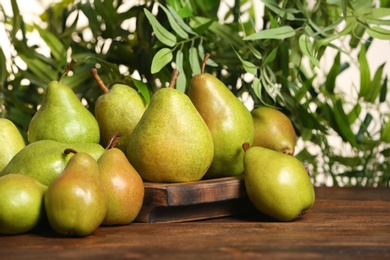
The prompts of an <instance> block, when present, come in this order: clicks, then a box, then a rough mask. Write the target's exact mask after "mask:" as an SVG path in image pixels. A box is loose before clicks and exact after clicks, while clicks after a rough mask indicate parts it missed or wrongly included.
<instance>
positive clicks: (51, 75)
mask: <svg viewBox="0 0 390 260" xmlns="http://www.w3.org/2000/svg"><path fill="white" fill-rule="evenodd" d="M19 56H20V58H22V60H23V61H24V62H26V64H27V67H28V69H29V70H31V71H32V72H33V73H34V74H35V75H36V76H37V77H39V78H41V79H42V80H43V81H44V82H45V83H46V84H49V82H50V81H52V80H57V79H56V78H55V77H56V75H57V74H56V72H55V71H54V70H53V69H52V68H50V66H49V65H48V64H46V63H44V62H43V61H41V60H39V59H36V58H29V57H27V56H26V55H24V54H22V53H19Z"/></svg>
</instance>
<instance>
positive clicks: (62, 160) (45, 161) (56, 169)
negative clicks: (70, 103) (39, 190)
mask: <svg viewBox="0 0 390 260" xmlns="http://www.w3.org/2000/svg"><path fill="white" fill-rule="evenodd" d="M66 148H73V149H75V150H77V151H80V152H85V153H88V154H90V155H91V156H92V157H93V158H95V159H96V160H97V159H98V158H99V157H100V156H101V155H102V154H103V153H104V151H105V149H104V148H103V146H101V145H100V144H97V143H84V144H66V143H60V142H56V141H53V140H41V141H36V142H34V143H31V144H28V145H27V146H26V147H24V148H23V149H22V150H20V151H19V152H18V153H17V154H16V155H15V156H14V157H13V158H12V159H11V161H10V162H9V163H8V165H7V166H6V167H5V168H4V169H3V171H1V173H0V176H2V175H6V174H10V173H20V174H25V175H29V176H31V177H33V178H34V179H36V180H37V181H39V182H40V183H42V184H44V185H46V186H49V185H50V184H51V182H52V181H53V180H54V179H56V178H57V177H58V175H60V174H61V172H62V171H63V170H64V168H65V166H66V164H67V163H68V161H69V159H70V158H71V157H72V156H73V154H72V153H70V154H64V149H66Z"/></svg>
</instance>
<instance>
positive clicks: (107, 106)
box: [92, 70, 146, 153]
mask: <svg viewBox="0 0 390 260" xmlns="http://www.w3.org/2000/svg"><path fill="white" fill-rule="evenodd" d="M92 74H93V75H94V77H95V78H98V79H99V77H98V75H97V72H96V70H92ZM97 82H98V83H99V86H100V87H101V88H102V89H103V91H104V94H103V95H101V96H99V98H98V99H97V100H96V104H95V117H96V120H97V122H98V124H99V128H100V136H101V138H100V143H101V144H102V145H103V146H104V147H106V146H107V145H108V144H109V141H110V139H111V137H112V136H113V135H114V134H115V133H117V132H119V133H121V136H119V137H117V138H116V141H118V142H119V143H118V144H117V146H116V148H119V149H120V150H122V151H123V152H124V153H126V148H127V143H128V140H129V136H130V134H131V132H133V129H134V127H135V126H136V125H137V123H138V121H139V120H140V118H141V116H142V115H143V113H144V111H145V109H146V104H145V102H144V100H143V99H142V98H141V96H140V95H139V94H138V92H137V91H136V90H135V89H134V88H132V87H130V86H128V85H124V84H115V85H113V86H112V88H111V89H108V88H107V87H106V86H105V85H103V81H102V80H97Z"/></svg>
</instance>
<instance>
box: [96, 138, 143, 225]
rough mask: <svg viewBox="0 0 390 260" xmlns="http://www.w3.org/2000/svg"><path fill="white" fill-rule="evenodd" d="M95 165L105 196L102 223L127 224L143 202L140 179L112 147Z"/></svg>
mask: <svg viewBox="0 0 390 260" xmlns="http://www.w3.org/2000/svg"><path fill="white" fill-rule="evenodd" d="M115 137H116V135H114V136H113V138H115ZM97 163H98V166H99V170H100V179H101V180H102V183H103V186H104V188H105V191H106V194H107V213H106V216H105V218H104V220H103V223H102V224H103V225H107V226H111V225H127V224H130V223H131V222H133V221H134V219H135V218H136V217H137V216H138V213H139V212H140V210H141V208H142V204H143V200H144V183H143V181H142V178H141V176H140V175H139V174H138V172H137V171H136V170H135V169H134V167H133V166H132V165H131V164H130V162H129V161H128V160H127V157H126V155H125V154H124V153H123V152H122V150H120V149H118V148H116V147H115V146H110V147H109V148H108V149H107V151H106V152H105V153H104V154H103V155H102V156H100V158H99V159H98V161H97Z"/></svg>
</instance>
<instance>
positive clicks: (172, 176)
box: [126, 71, 214, 182]
mask: <svg viewBox="0 0 390 260" xmlns="http://www.w3.org/2000/svg"><path fill="white" fill-rule="evenodd" d="M174 72H175V71H174ZM172 74H174V73H172ZM174 77H175V76H174V75H172V78H174ZM176 77H177V76H176ZM173 81H174V80H171V84H170V87H168V88H162V89H160V90H158V91H157V92H156V93H155V94H154V95H153V96H152V98H151V100H150V103H149V105H148V108H147V109H146V110H145V112H144V114H143V115H142V117H141V119H140V121H139V122H138V124H137V126H136V127H135V128H134V130H133V132H132V134H131V136H130V140H129V143H128V146H127V154H126V155H127V158H128V159H129V161H130V163H131V164H132V165H133V166H134V168H135V169H136V170H137V172H138V173H139V174H140V175H141V177H142V179H143V180H144V181H151V182H189V181H197V180H200V179H201V178H202V177H203V176H204V174H205V173H206V171H207V170H208V168H209V166H210V164H211V161H212V159H213V153H214V148H213V140H212V137H211V134H210V131H209V129H208V128H207V125H206V124H205V122H204V120H203V119H202V117H201V116H200V115H199V113H198V111H197V110H196V108H195V107H194V105H193V104H192V102H191V100H190V99H189V98H188V96H187V95H185V94H184V93H182V92H180V91H179V90H177V89H175V88H174V86H175V85H174V83H173Z"/></svg>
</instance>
